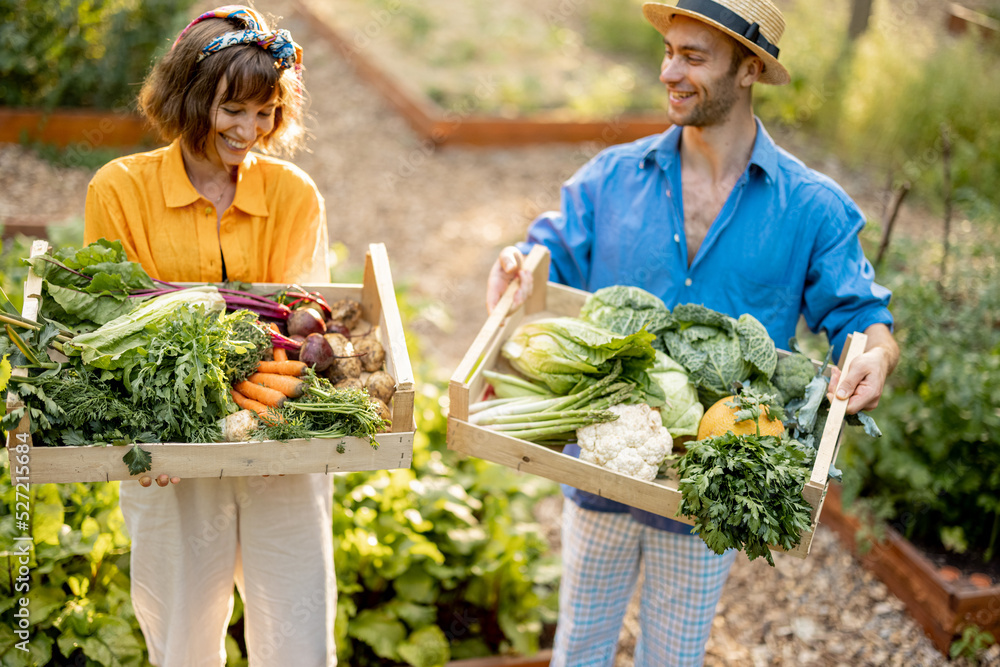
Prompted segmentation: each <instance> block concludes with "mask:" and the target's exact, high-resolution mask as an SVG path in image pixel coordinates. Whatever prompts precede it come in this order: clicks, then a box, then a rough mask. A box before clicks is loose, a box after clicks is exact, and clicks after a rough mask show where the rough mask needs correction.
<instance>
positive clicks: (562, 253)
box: [522, 161, 601, 289]
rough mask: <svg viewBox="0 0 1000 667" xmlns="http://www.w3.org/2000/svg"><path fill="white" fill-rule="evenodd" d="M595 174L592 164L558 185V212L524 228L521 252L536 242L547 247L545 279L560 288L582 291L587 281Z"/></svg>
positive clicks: (591, 238) (596, 173)
mask: <svg viewBox="0 0 1000 667" xmlns="http://www.w3.org/2000/svg"><path fill="white" fill-rule="evenodd" d="M598 172H599V167H598V166H597V163H596V162H595V161H592V162H590V163H589V164H587V165H586V166H584V167H583V168H581V169H580V171H578V172H577V173H576V175H574V176H573V178H571V179H570V180H569V181H567V182H566V183H565V184H564V185H563V186H562V191H561V210H560V211H558V212H556V211H547V212H545V213H543V214H542V215H540V216H539V217H538V218H536V219H535V220H534V222H532V223H531V226H530V227H529V228H528V239H527V243H526V244H525V246H524V247H522V250H524V249H527V248H530V247H531V245H533V244H536V243H541V244H542V245H544V246H545V247H546V248H548V249H549V252H550V253H551V256H552V259H551V264H550V266H549V279H550V280H552V281H553V282H557V283H559V284H561V285H567V286H569V287H576V288H578V289H586V288H587V285H588V282H589V279H590V269H591V253H592V250H593V244H594V197H593V189H592V188H593V185H592V184H593V183H595V182H599V181H600V178H601V176H600V174H599V173H598ZM595 179H596V180H595Z"/></svg>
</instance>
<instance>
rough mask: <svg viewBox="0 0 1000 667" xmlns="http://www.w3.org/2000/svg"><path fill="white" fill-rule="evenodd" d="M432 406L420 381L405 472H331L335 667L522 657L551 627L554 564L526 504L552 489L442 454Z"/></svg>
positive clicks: (441, 429)
mask: <svg viewBox="0 0 1000 667" xmlns="http://www.w3.org/2000/svg"><path fill="white" fill-rule="evenodd" d="M442 402H443V398H442V393H441V388H440V387H439V386H437V385H435V384H434V383H428V382H424V383H421V390H420V391H419V392H418V394H417V396H416V405H415V415H416V418H417V421H418V423H419V430H418V431H417V433H416V442H415V447H414V458H413V466H412V468H411V469H407V470H392V471H379V472H374V473H352V474H349V475H339V476H338V477H337V480H336V490H335V497H336V499H337V501H338V502H337V503H336V504H335V510H334V514H335V516H334V535H335V537H336V539H337V540H338V545H337V550H336V554H335V559H336V568H337V579H338V587H339V597H338V618H337V646H338V655H339V659H340V660H341V662H342V663H343V664H350V665H356V666H358V667H364V666H365V665H377V664H383V663H382V662H381V661H384V660H392V661H396V662H404V663H406V664H410V665H415V666H417V667H420V666H421V665H423V666H424V667H430V666H431V665H433V664H438V663H437V662H422V661H420V660H418V659H417V658H418V657H420V656H427V655H437V656H441V655H444V656H446V659H458V658H470V657H478V656H484V655H490V654H496V653H506V652H516V653H533V652H534V651H536V650H538V647H539V640H540V637H541V635H542V633H543V631H544V630H545V628H546V627H547V626H548V625H550V624H552V623H554V621H555V607H556V588H557V580H558V568H557V567H556V565H555V563H554V561H553V559H552V558H551V557H550V556H548V555H547V545H546V544H545V541H544V540H543V539H542V538H541V536H540V534H539V532H538V529H537V526H536V524H535V520H534V518H533V515H532V508H533V507H534V505H535V504H536V503H537V502H538V500H540V499H541V498H542V497H544V496H547V495H552V494H554V493H557V487H556V485H555V484H554V483H552V482H548V481H546V480H544V479H540V478H534V477H532V478H524V477H520V476H518V475H516V474H515V473H514V472H513V471H510V470H508V469H506V468H503V467H500V466H496V465H493V464H490V463H487V462H484V461H481V460H477V459H465V460H460V459H459V458H458V457H457V456H455V455H453V454H452V453H450V452H448V451H447V450H446V449H445V448H444V434H445V428H446V424H447V422H446V420H445V418H444V416H443V415H442V413H441V404H442ZM430 628H435V630H431V629H430ZM436 629H439V630H440V632H438V631H437V630H436ZM418 645H419V646H420V647H422V648H420V649H417V648H413V649H408V648H403V647H408V646H413V647H416V646H418Z"/></svg>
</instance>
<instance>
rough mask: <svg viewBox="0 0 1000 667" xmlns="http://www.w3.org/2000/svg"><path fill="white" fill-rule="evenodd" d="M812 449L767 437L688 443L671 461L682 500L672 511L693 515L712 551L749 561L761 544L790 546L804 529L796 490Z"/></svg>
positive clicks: (762, 550) (805, 507) (805, 514)
mask: <svg viewBox="0 0 1000 667" xmlns="http://www.w3.org/2000/svg"><path fill="white" fill-rule="evenodd" d="M814 457H815V451H814V450H811V449H808V448H805V447H803V446H802V445H800V444H799V443H797V442H795V441H791V440H781V439H779V438H776V437H774V436H758V435H734V434H733V433H726V434H724V435H720V436H717V437H715V438H706V439H704V440H699V441H697V442H692V443H689V444H688V446H687V453H686V454H684V456H682V457H681V458H680V459H679V460H678V461H677V462H676V463H675V467H676V468H677V471H678V473H679V478H680V482H679V483H678V489H679V490H680V492H681V503H680V507H679V508H678V511H677V514H678V516H680V515H689V516H692V517H694V519H695V524H694V528H695V530H697V531H698V533H699V535H700V536H701V538H702V539H703V540H704V541H705V544H707V545H708V547H709V548H710V549H712V551H714V552H715V553H718V554H721V553H723V552H724V551H725V550H726V549H730V548H735V549H743V550H744V551H745V552H746V554H747V557H748V558H749V559H750V560H754V559H755V558H757V557H758V556H764V557H765V558H766V559H767V562H768V563H769V564H770V565H771V566H772V567H773V566H774V559H773V558H772V556H771V550H770V548H769V546H768V545H771V544H775V545H778V546H780V547H781V548H782V549H785V550H788V549H792V548H794V547H795V546H796V545H798V544H799V542H800V541H801V533H802V531H803V530H806V529H808V528H809V527H810V525H811V520H810V512H811V507H810V506H809V504H808V503H807V502H806V501H805V500H804V499H803V498H802V487H803V486H804V485H805V481H806V477H807V476H808V474H809V471H810V470H811V469H812V463H813V458H814Z"/></svg>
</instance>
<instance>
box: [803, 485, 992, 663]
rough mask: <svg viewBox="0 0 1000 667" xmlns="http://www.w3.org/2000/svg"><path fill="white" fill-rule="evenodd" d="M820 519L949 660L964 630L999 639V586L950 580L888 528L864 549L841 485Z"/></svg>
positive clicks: (831, 491) (832, 491)
mask: <svg viewBox="0 0 1000 667" xmlns="http://www.w3.org/2000/svg"><path fill="white" fill-rule="evenodd" d="M822 518H823V523H825V524H826V525H828V526H829V527H830V528H831V529H832V530H833V531H834V532H836V534H837V536H838V537H839V538H840V541H841V542H842V543H843V544H844V545H845V546H846V547H847V548H848V549H849V550H850V551H851V552H852V553H853V554H854V555H855V557H856V558H857V559H858V560H859V561H860V562H861V564H862V565H863V566H864V567H865V568H867V569H868V570H870V571H871V572H872V573H873V574H874V575H876V576H877V577H878V578H879V579H881V580H882V582H883V583H884V584H885V585H886V586H887V587H888V588H889V590H890V591H891V592H892V593H893V594H894V595H895V596H896V597H898V598H899V599H900V600H901V601H902V602H903V603H904V604H905V605H906V608H907V610H908V611H909V613H910V615H912V616H913V618H914V619H916V620H917V622H919V623H920V624H921V625H922V626H923V628H924V632H925V633H926V634H927V636H928V637H929V638H930V639H931V641H932V642H933V643H934V646H935V647H936V648H937V649H938V650H939V651H941V652H942V653H944V654H945V655H948V651H949V647H950V646H951V644H952V642H954V641H955V640H957V639H959V637H960V636H961V633H962V630H963V628H965V627H966V626H969V625H976V626H978V627H979V628H980V629H981V630H985V631H987V632H990V633H992V634H993V635H994V636H1000V586H997V585H992V584H991V585H989V586H988V587H984V588H981V587H979V586H977V585H976V584H974V583H972V580H970V578H969V577H967V576H958V577H957V578H955V577H954V575H952V576H948V574H947V570H944V568H939V567H937V566H936V565H935V563H934V562H932V560H931V559H930V558H928V556H927V555H925V554H924V553H922V552H921V551H920V550H919V549H917V548H916V547H915V546H914V545H913V544H911V543H910V542H908V541H907V540H906V539H905V538H904V537H903V536H902V535H900V534H899V533H897V532H896V531H895V530H893V529H892V528H888V527H887V528H886V536H885V539H884V540H883V541H881V542H877V543H875V544H873V545H872V546H871V548H870V549H867V550H864V549H861V548H860V544H861V540H859V537H858V535H859V531H860V530H861V529H862V528H863V525H862V523H861V521H860V520H858V519H857V518H856V517H854V516H852V515H850V514H848V513H846V512H844V510H843V507H842V505H841V490H840V486H839V485H838V484H832V485H830V489H829V492H828V493H827V502H826V504H825V505H824V508H823V515H822Z"/></svg>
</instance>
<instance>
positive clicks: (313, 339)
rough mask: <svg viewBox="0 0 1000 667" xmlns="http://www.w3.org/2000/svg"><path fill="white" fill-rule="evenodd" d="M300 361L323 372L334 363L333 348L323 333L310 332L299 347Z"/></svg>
mask: <svg viewBox="0 0 1000 667" xmlns="http://www.w3.org/2000/svg"><path fill="white" fill-rule="evenodd" d="M299 361H301V362H302V363H304V364H306V365H308V366H312V367H313V368H315V369H316V371H317V372H323V371H325V370H326V369H327V368H329V367H330V364H332V363H333V349H332V348H331V347H330V344H329V343H328V342H326V339H325V338H323V336H322V334H318V333H312V334H309V335H308V336H306V340H305V342H304V343H302V347H301V348H300V349H299Z"/></svg>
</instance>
